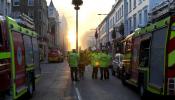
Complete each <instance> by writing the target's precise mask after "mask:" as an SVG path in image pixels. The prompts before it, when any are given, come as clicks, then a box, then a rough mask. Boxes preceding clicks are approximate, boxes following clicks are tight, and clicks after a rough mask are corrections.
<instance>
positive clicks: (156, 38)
mask: <svg viewBox="0 0 175 100" xmlns="http://www.w3.org/2000/svg"><path fill="white" fill-rule="evenodd" d="M167 30H168V28H167V27H166V28H162V29H158V30H156V31H154V32H153V35H152V42H151V50H150V52H151V57H150V83H151V84H154V85H156V86H158V87H159V88H161V87H162V86H163V79H164V77H163V76H164V67H165V66H164V65H165V60H164V58H165V56H166V55H165V54H166V53H165V50H166V49H165V48H166V34H165V33H166V32H167Z"/></svg>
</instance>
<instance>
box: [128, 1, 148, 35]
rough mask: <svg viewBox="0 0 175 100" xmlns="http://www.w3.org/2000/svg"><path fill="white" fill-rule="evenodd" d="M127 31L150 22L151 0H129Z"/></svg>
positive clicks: (130, 31)
mask: <svg viewBox="0 0 175 100" xmlns="http://www.w3.org/2000/svg"><path fill="white" fill-rule="evenodd" d="M127 6H128V15H127V20H128V22H127V31H126V32H127V33H126V34H130V33H132V31H134V30H135V29H137V28H139V27H143V26H145V25H146V24H147V23H148V12H149V9H150V8H149V0H127Z"/></svg>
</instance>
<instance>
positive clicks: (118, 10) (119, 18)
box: [118, 9, 120, 20]
mask: <svg viewBox="0 0 175 100" xmlns="http://www.w3.org/2000/svg"><path fill="white" fill-rule="evenodd" d="M118 20H120V11H119V9H118Z"/></svg>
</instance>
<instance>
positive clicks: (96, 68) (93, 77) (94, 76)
mask: <svg viewBox="0 0 175 100" xmlns="http://www.w3.org/2000/svg"><path fill="white" fill-rule="evenodd" d="M97 75H98V67H93V72H92V79H97Z"/></svg>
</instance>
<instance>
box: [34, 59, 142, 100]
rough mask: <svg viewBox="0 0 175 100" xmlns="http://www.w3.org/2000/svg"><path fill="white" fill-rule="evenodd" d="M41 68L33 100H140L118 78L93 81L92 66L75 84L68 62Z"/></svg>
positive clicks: (45, 65)
mask: <svg viewBox="0 0 175 100" xmlns="http://www.w3.org/2000/svg"><path fill="white" fill-rule="evenodd" d="M41 68H42V76H41V78H40V80H39V81H38V83H37V85H36V91H35V93H34V95H33V97H32V98H31V100H139V95H138V94H137V93H136V92H135V91H133V90H132V89H130V88H128V87H125V86H123V85H122V84H121V82H120V80H119V79H117V78H116V77H110V80H99V79H98V80H92V79H91V71H92V69H91V67H90V66H88V67H86V72H85V78H84V80H81V81H79V82H73V83H72V82H71V79H70V71H69V67H68V64H67V62H64V63H59V64H57V63H53V64H42V65H41Z"/></svg>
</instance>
